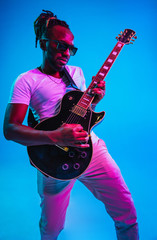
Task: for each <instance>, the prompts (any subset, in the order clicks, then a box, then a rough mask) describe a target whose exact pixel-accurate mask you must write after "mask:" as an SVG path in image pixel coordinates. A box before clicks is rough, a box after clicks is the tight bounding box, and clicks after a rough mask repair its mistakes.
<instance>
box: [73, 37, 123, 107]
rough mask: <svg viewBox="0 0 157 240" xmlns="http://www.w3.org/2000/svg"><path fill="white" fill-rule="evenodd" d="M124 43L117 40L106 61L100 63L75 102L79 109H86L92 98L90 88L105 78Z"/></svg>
mask: <svg viewBox="0 0 157 240" xmlns="http://www.w3.org/2000/svg"><path fill="white" fill-rule="evenodd" d="M124 45H125V44H124V43H122V42H120V41H119V42H117V44H116V45H115V47H114V48H113V50H112V52H111V53H110V54H109V56H108V58H107V59H106V61H105V62H104V64H103V65H102V67H101V68H100V70H99V71H98V73H97V74H96V76H95V77H94V78H93V80H92V82H91V84H90V85H89V87H88V88H87V90H86V91H85V93H84V94H83V96H82V97H81V99H80V100H79V102H78V104H77V106H79V109H80V108H83V109H88V107H89V106H90V104H91V102H92V101H93V98H94V96H93V95H92V94H91V91H92V89H93V88H94V87H95V86H96V85H97V84H98V83H99V82H100V81H101V80H104V79H105V77H106V75H107V73H108V72H109V70H110V68H111V67H112V65H113V63H114V61H115V60H116V58H117V56H118V54H119V53H120V51H121V50H122V48H123V46H124Z"/></svg>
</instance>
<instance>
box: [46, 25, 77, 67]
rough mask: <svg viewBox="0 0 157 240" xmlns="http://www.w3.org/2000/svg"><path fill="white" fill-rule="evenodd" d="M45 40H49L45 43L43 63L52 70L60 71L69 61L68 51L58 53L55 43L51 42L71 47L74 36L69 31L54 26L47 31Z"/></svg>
mask: <svg viewBox="0 0 157 240" xmlns="http://www.w3.org/2000/svg"><path fill="white" fill-rule="evenodd" d="M47 38H48V39H50V40H48V41H46V51H45V61H46V62H47V64H48V65H49V67H50V68H52V69H53V70H55V71H61V70H62V69H63V68H64V66H65V65H66V64H67V63H68V61H69V59H70V52H69V49H66V50H65V51H60V50H59V49H57V43H56V42H55V41H51V40H57V41H60V42H61V43H65V44H69V45H73V40H74V36H73V34H72V33H71V31H70V30H69V29H67V28H65V27H63V26H60V25H56V26H54V27H52V29H50V30H49V32H48V37H47Z"/></svg>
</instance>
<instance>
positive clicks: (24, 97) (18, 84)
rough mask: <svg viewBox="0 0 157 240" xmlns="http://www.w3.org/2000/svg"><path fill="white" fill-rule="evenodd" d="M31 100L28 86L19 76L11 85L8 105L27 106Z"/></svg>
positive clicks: (24, 79)
mask: <svg viewBox="0 0 157 240" xmlns="http://www.w3.org/2000/svg"><path fill="white" fill-rule="evenodd" d="M30 98H31V88H30V84H29V83H28V81H27V80H26V78H25V77H24V76H21V75H20V76H19V77H18V78H17V79H16V80H15V82H14V83H13V85H12V88H11V93H10V98H9V103H23V104H26V105H29V103H30Z"/></svg>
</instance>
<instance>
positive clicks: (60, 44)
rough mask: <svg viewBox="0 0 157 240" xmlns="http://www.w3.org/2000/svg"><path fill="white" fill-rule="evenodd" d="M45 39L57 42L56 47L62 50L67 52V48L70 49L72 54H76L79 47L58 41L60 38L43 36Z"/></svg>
mask: <svg viewBox="0 0 157 240" xmlns="http://www.w3.org/2000/svg"><path fill="white" fill-rule="evenodd" d="M43 39H44V40H49V41H53V42H55V43H56V44H57V46H56V49H57V50H58V51H60V52H65V51H66V50H67V49H69V52H70V56H74V55H75V54H76V52H77V49H78V48H76V47H74V46H73V45H69V44H67V43H63V42H61V41H58V40H52V39H49V38H43Z"/></svg>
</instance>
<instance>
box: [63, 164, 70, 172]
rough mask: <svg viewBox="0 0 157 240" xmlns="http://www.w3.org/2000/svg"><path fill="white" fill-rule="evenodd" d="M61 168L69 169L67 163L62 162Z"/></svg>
mask: <svg viewBox="0 0 157 240" xmlns="http://www.w3.org/2000/svg"><path fill="white" fill-rule="evenodd" d="M62 169H63V170H64V171H66V170H68V169H69V165H68V164H67V163H64V164H63V165H62Z"/></svg>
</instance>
